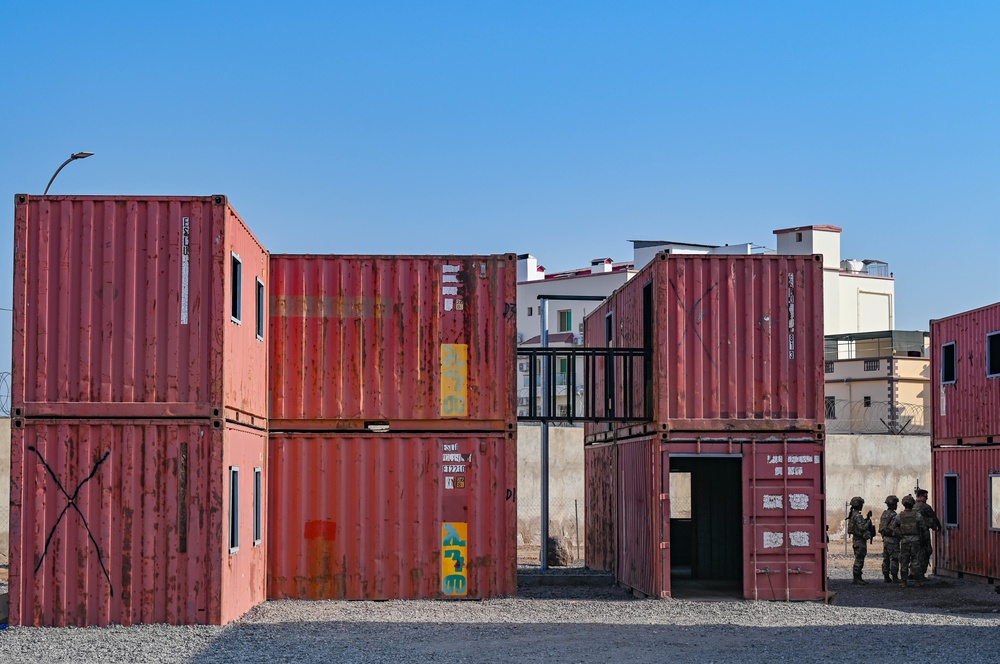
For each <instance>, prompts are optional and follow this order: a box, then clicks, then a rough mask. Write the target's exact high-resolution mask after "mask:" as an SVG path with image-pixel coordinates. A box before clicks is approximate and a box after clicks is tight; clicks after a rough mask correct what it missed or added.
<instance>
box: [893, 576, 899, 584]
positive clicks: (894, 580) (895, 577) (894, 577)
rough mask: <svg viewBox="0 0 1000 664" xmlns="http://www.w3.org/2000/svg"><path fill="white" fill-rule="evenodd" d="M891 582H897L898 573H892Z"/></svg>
mask: <svg viewBox="0 0 1000 664" xmlns="http://www.w3.org/2000/svg"><path fill="white" fill-rule="evenodd" d="M892 582H893V583H899V575H898V574H893V575H892Z"/></svg>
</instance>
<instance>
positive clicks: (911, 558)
mask: <svg viewBox="0 0 1000 664" xmlns="http://www.w3.org/2000/svg"><path fill="white" fill-rule="evenodd" d="M903 505H904V506H905V509H904V510H903V511H902V512H901V513H900V514H899V515H897V517H896V520H897V522H898V523H899V527H898V528H897V530H896V532H898V533H899V585H900V587H903V588H905V587H906V579H907V578H908V577H911V576H912V577H913V578H914V580H915V581H916V582H917V585H918V586H920V585H921V584H922V583H923V580H924V573H923V567H922V566H921V563H922V561H923V551H924V549H923V543H924V539H925V538H926V537H927V522H926V521H924V517H922V516H920V513H919V512H917V511H916V510H915V509H913V506H912V503H910V504H907V501H906V500H905V499H904V500H903Z"/></svg>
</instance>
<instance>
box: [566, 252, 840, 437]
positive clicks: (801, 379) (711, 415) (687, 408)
mask: <svg viewBox="0 0 1000 664" xmlns="http://www.w3.org/2000/svg"><path fill="white" fill-rule="evenodd" d="M822 288H823V269H822V262H821V260H820V257H818V256H781V255H753V256H725V255H706V256H701V255H699V256H686V255H676V256H675V255H668V254H665V253H661V254H658V255H657V257H656V259H654V260H653V261H652V262H651V263H650V264H649V265H647V266H646V267H645V268H643V269H642V270H641V271H640V272H639V273H638V274H637V275H636V276H635V277H633V278H632V279H631V280H630V281H629V282H628V283H627V284H625V285H624V286H622V287H621V288H619V289H618V290H617V291H615V292H614V293H613V294H612V295H611V296H610V297H609V298H608V299H607V300H606V301H605V302H604V303H602V304H601V306H599V307H598V308H597V309H595V310H594V311H593V312H592V313H591V314H590V315H588V316H587V318H586V321H585V326H586V332H585V335H586V338H587V339H588V341H589V343H591V345H596V346H602V345H612V346H615V347H623V348H644V347H645V348H648V349H649V352H650V353H651V355H652V363H651V364H652V374H653V375H652V376H651V381H650V383H649V384H648V386H647V388H646V389H644V390H638V389H633V386H625V385H623V384H621V385H619V386H618V391H617V393H616V395H615V398H616V400H618V401H621V400H623V399H624V396H625V395H624V390H625V389H632V390H633V391H632V395H633V398H634V399H635V400H636V402H637V404H638V405H639V409H640V411H645V412H646V413H647V414H648V419H649V420H651V421H652V422H653V426H654V427H655V430H656V431H678V430H679V431H718V430H727V431H728V430H737V431H761V430H770V431H793V430H807V431H817V430H820V429H822V425H823V422H824V415H825V412H824V405H823V378H824V375H823V358H824V355H823V290H822ZM647 289H648V290H647ZM644 302H648V304H647V305H646V306H650V307H651V309H652V311H651V313H647V312H645V311H644V309H645V307H644ZM644 315H650V316H652V320H651V321H649V323H650V324H649V325H648V326H647V325H645V324H644V323H646V322H647V321H645V320H644ZM609 316H610V318H611V321H612V324H611V328H612V329H613V335H614V336H613V338H612V339H607V338H606V336H607V335H606V325H607V320H608V317H609ZM647 327H648V329H650V330H651V332H652V338H651V339H645V338H644V329H645V328H647ZM636 362H637V364H636V368H637V369H639V370H641V361H636ZM640 373H641V371H640ZM597 374H598V376H597V377H598V393H599V394H600V393H602V392H603V389H604V388H603V379H604V375H603V372H602V371H601V369H600V368H599V369H598V372H597ZM647 398H651V399H652V403H651V404H647V403H646V399H647ZM596 431H597V427H596V426H595V425H589V426H588V429H587V433H588V434H591V433H595V432H596Z"/></svg>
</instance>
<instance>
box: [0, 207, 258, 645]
mask: <svg viewBox="0 0 1000 664" xmlns="http://www.w3.org/2000/svg"><path fill="white" fill-rule="evenodd" d="M14 206H15V222H14V306H13V309H14V330H13V337H14V344H13V346H14V355H13V363H12V387H11V394H12V398H11V400H12V404H11V415H12V437H11V452H12V454H11V512H10V520H11V537H10V548H11V555H10V621H11V624H14V625H36V626H63V625H76V626H86V625H108V624H123V625H128V624H133V623H157V622H166V623H171V624H216V625H218V624H224V623H227V622H230V621H232V620H234V619H236V618H238V617H239V616H240V615H242V614H243V613H244V612H246V611H247V610H248V609H249V608H250V607H252V606H253V605H255V604H257V603H259V602H261V601H263V600H264V599H265V568H266V560H265V548H264V546H263V542H264V540H265V538H266V534H265V532H264V528H265V527H266V524H265V523H264V520H263V505H264V502H265V500H266V496H265V495H264V493H265V491H266V442H267V384H268V375H267V371H268V362H267V344H266V338H265V323H266V322H267V319H268V312H267V310H266V306H267V302H266V297H265V294H266V284H267V283H268V269H269V262H268V254H267V252H266V250H265V249H264V248H263V247H262V246H261V245H260V243H259V242H258V241H257V239H256V238H255V237H254V236H253V234H252V233H251V232H250V230H249V229H248V228H247V226H246V225H245V224H244V223H243V221H242V220H241V219H240V217H239V215H238V214H237V213H236V212H235V210H234V209H233V208H232V206H231V205H230V204H229V202H228V200H227V199H226V197H225V196H222V195H214V196H200V197H181V196H154V197H131V196H33V195H27V194H18V195H17V196H15V199H14Z"/></svg>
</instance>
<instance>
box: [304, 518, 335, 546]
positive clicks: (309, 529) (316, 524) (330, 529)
mask: <svg viewBox="0 0 1000 664" xmlns="http://www.w3.org/2000/svg"><path fill="white" fill-rule="evenodd" d="M303 535H304V536H305V538H306V539H307V540H315V539H324V540H327V541H328V542H332V541H333V540H335V539H337V522H336V521H306V527H305V532H304V533H303Z"/></svg>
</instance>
